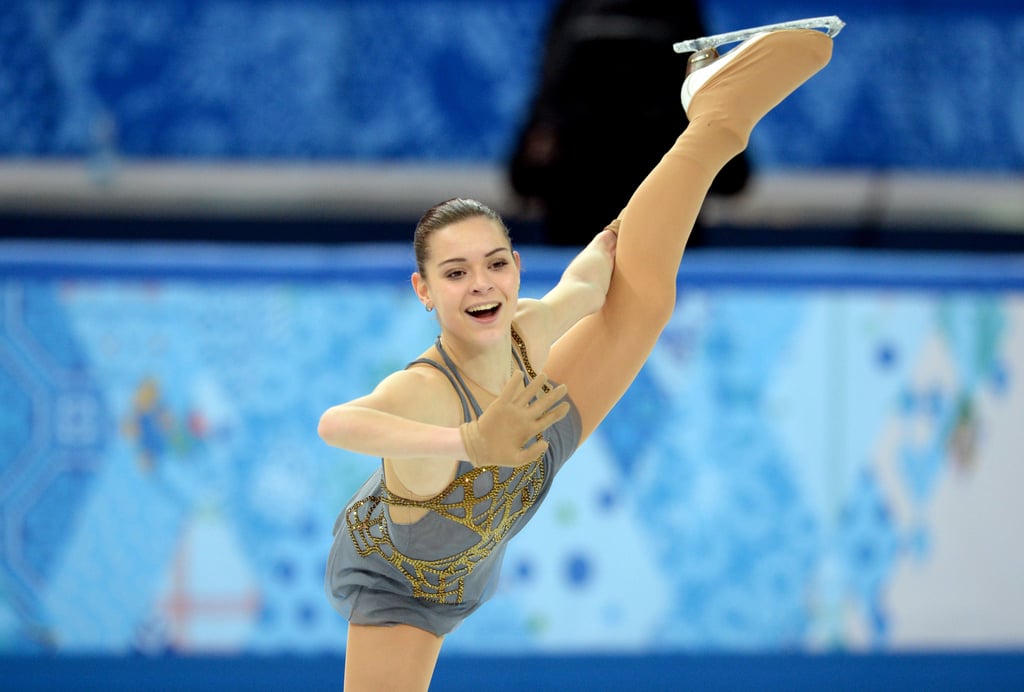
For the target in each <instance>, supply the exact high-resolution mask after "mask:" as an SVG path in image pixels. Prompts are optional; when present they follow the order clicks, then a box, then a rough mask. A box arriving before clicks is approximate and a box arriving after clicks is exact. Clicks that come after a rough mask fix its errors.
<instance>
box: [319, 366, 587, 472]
mask: <svg viewBox="0 0 1024 692" xmlns="http://www.w3.org/2000/svg"><path fill="white" fill-rule="evenodd" d="M438 382H439V379H438V378H431V377H429V376H426V375H425V374H424V372H422V371H417V370H403V371H400V372H397V373H394V374H393V375H391V376H389V377H388V378H386V379H385V380H384V381H383V382H381V384H379V385H378V386H377V388H376V389H375V390H374V391H373V393H371V394H369V395H367V396H365V397H361V398H359V399H354V400H353V401H350V402H348V403H346V404H340V405H338V406H333V407H331V408H329V409H328V410H327V411H326V412H325V413H324V414H323V415H322V416H321V417H320V425H319V427H318V429H317V432H318V433H319V434H320V437H321V438H323V440H324V441H325V442H327V443H328V444H330V445H333V446H335V447H342V448H344V449H348V450H350V451H353V452H357V453H361V454H367V455H371V456H376V457H382V458H386V459H392V460H398V459H411V460H419V459H452V460H454V459H466V460H468V461H470V462H472V463H473V464H474V465H475V466H486V465H495V466H519V465H521V464H525V463H527V462H528V461H531V460H532V459H534V458H536V457H537V456H538V455H539V454H543V453H544V451H545V450H546V449H547V442H546V441H545V440H540V439H537V436H538V435H539V434H540V433H541V432H542V431H543V430H546V429H547V428H548V427H550V426H551V425H552V424H554V423H555V422H556V421H558V420H561V419H562V418H564V417H565V415H566V413H568V411H569V405H568V404H567V403H559V402H560V401H561V400H562V399H563V398H564V397H565V392H566V389H565V386H561V387H554V388H549V389H548V390H547V391H542V387H544V385H545V384H547V377H546V376H545V375H543V374H541V375H539V376H537V377H536V378H535V379H534V380H533V381H531V382H530V383H529V385H525V386H524V385H523V383H522V381H521V380H519V379H518V378H515V377H513V378H510V379H509V381H508V383H507V384H506V385H505V388H504V390H503V391H502V393H501V395H500V396H499V397H498V398H497V399H495V400H494V401H493V402H491V404H490V405H489V406H488V407H487V410H485V411H484V413H483V415H481V416H480V417H479V418H477V419H475V420H472V421H470V422H468V423H466V422H461V421H459V422H455V424H454V425H453V424H452V423H453V421H451V420H447V419H445V418H444V416H445V412H446V411H452V410H457V406H456V405H455V404H454V402H447V403H448V404H449V405H439V404H440V403H442V402H444V400H445V398H447V397H450V396H451V390H450V389H447V388H444V387H443V386H442V387H441V388H440V389H438V385H437V383H438ZM535 440H536V444H534V445H532V446H531V447H529V448H528V449H524V447H525V445H526V444H527V443H528V442H534V441H535Z"/></svg>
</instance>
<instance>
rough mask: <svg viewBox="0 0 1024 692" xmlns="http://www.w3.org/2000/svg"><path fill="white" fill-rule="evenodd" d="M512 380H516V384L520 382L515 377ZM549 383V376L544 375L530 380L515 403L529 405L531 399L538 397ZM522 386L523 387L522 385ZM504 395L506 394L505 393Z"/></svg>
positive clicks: (541, 374)
mask: <svg viewBox="0 0 1024 692" xmlns="http://www.w3.org/2000/svg"><path fill="white" fill-rule="evenodd" d="M512 379H513V380H515V381H516V382H519V378H518V377H513V378H512ZM547 383H548V376H547V375H546V374H544V373H540V374H538V375H537V376H536V377H534V378H533V379H532V380H530V382H529V383H528V384H527V385H526V386H525V387H523V388H522V390H521V391H520V392H519V395H518V396H516V398H515V399H514V403H518V404H527V403H528V402H529V401H530V400H531V399H533V398H534V397H535V396H537V395H538V392H540V391H541V388H542V387H543V386H544V385H546V384H547ZM520 386H521V387H522V384H521V383H520ZM502 393H503V394H504V392H502Z"/></svg>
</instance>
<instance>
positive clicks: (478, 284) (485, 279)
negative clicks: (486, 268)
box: [473, 272, 494, 293]
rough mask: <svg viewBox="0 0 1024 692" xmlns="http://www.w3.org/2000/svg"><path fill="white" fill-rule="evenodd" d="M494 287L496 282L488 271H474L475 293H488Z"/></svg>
mask: <svg viewBox="0 0 1024 692" xmlns="http://www.w3.org/2000/svg"><path fill="white" fill-rule="evenodd" d="M493 288H494V282H492V281H491V279H490V277H489V276H487V273H486V272H474V274H473V293H487V292H488V291H490V290H491V289H493Z"/></svg>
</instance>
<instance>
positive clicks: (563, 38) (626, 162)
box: [508, 0, 750, 247]
mask: <svg viewBox="0 0 1024 692" xmlns="http://www.w3.org/2000/svg"><path fill="white" fill-rule="evenodd" d="M707 34H708V32H707V31H706V30H705V28H704V25H703V22H702V20H701V16H700V11H699V8H698V7H697V3H695V2H686V1H684V0H673V1H671V2H669V1H668V0H563V1H562V2H560V3H559V4H558V5H557V7H556V9H555V12H554V14H553V16H552V18H551V23H550V26H549V28H548V33H547V39H546V44H545V52H544V57H543V62H542V65H541V71H540V74H539V78H538V82H537V87H536V91H535V95H534V100H533V103H532V104H531V107H530V111H529V113H528V115H527V118H526V122H525V125H524V127H523V129H522V131H521V132H520V133H519V136H518V138H517V141H516V143H515V147H514V150H513V152H512V155H511V157H510V161H509V169H508V173H509V181H510V183H511V185H512V189H513V190H514V191H515V192H516V194H517V195H518V196H519V197H520V198H522V201H523V202H524V203H525V204H527V205H536V206H539V208H540V212H541V214H542V217H543V222H544V234H545V241H546V242H547V243H548V244H551V245H574V246H581V245H586V244H587V243H589V242H590V241H591V239H593V237H594V236H595V235H597V233H599V232H600V231H601V229H603V228H604V227H605V226H606V225H607V224H608V223H609V222H610V221H611V220H612V219H614V218H615V217H616V216H617V215H618V214H619V212H620V211H621V210H622V208H623V207H625V206H626V202H627V201H628V200H629V196H630V195H631V194H632V192H633V190H635V189H636V187H637V186H638V185H639V184H640V181H642V180H643V178H644V176H645V175H646V174H647V173H648V171H650V170H651V169H652V168H653V167H654V165H655V164H656V163H657V162H658V160H659V159H660V158H661V156H662V154H663V153H664V152H665V151H666V150H667V149H668V147H670V146H671V145H672V142H674V141H675V138H676V137H677V136H678V135H679V132H680V130H681V129H682V128H683V127H684V126H685V125H686V123H687V121H686V115H685V114H684V112H683V108H682V106H681V105H680V102H679V89H680V86H681V85H682V83H683V79H684V78H685V76H686V59H687V57H689V56H688V55H679V54H677V53H675V52H674V51H673V50H672V44H673V43H675V42H677V41H682V40H685V39H687V38H690V37H693V36H705V35H707ZM624 133H628V134H624ZM749 175H750V169H749V163H748V160H747V158H746V155H745V154H740V155H739V156H737V157H736V158H735V159H733V160H732V161H730V162H729V164H727V165H726V167H725V168H724V169H723V170H722V172H721V173H719V175H718V177H717V178H716V179H715V182H714V184H713V185H712V187H711V194H718V195H732V194H736V193H738V192H739V191H740V190H742V189H743V188H744V186H745V185H746V183H747V178H748V177H749ZM702 236H703V234H702V233H701V229H700V227H699V226H697V227H695V228H694V230H693V233H692V235H691V236H690V241H689V243H688V246H690V247H693V246H697V245H702V244H705V242H704V240H703V238H702Z"/></svg>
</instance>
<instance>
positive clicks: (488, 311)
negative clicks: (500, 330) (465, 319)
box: [466, 303, 501, 319]
mask: <svg viewBox="0 0 1024 692" xmlns="http://www.w3.org/2000/svg"><path fill="white" fill-rule="evenodd" d="M500 309H501V304H500V303H485V304H483V305H475V306H473V307H471V308H467V309H466V313H467V314H468V315H469V316H470V317H476V318H477V319H487V318H489V317H494V316H495V315H497V314H498V310H500Z"/></svg>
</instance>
